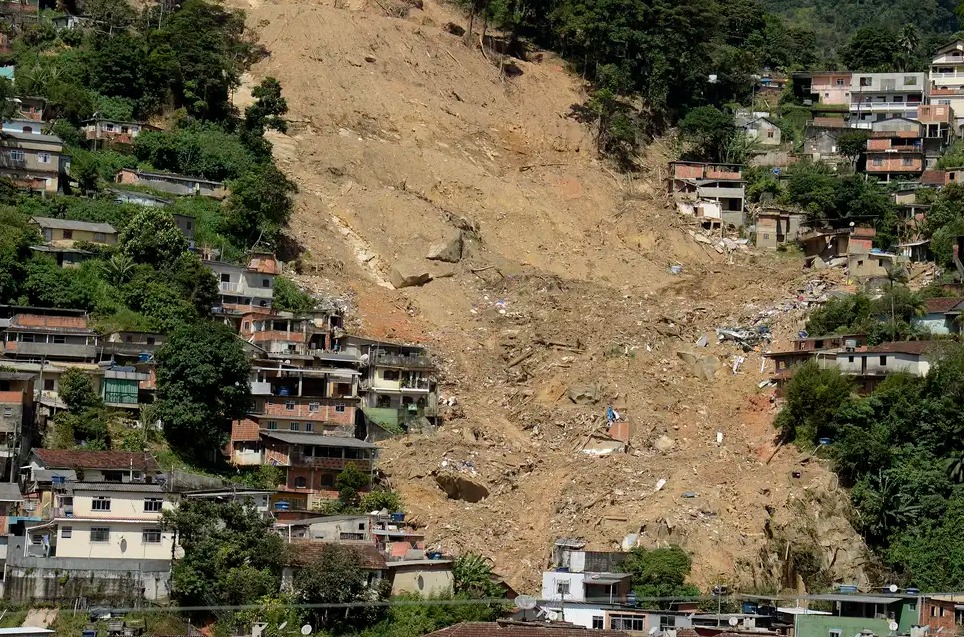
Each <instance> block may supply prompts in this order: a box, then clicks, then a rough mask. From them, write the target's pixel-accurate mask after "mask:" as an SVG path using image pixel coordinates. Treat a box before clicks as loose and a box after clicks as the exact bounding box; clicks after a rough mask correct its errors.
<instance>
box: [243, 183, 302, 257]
mask: <svg viewBox="0 0 964 637" xmlns="http://www.w3.org/2000/svg"><path fill="white" fill-rule="evenodd" d="M230 187H231V194H230V196H229V197H228V201H227V216H228V225H229V227H230V229H231V233H232V234H233V235H234V236H235V237H237V238H238V240H239V241H240V242H242V243H244V244H247V245H256V244H257V242H258V241H259V240H260V239H262V238H264V239H268V240H273V239H274V238H275V237H276V236H277V235H278V234H279V233H280V231H281V229H282V228H283V227H284V226H286V225H287V224H288V219H289V217H290V216H291V210H292V208H293V207H294V201H293V199H292V196H293V195H294V193H296V192H297V191H298V187H297V186H295V184H294V183H293V182H292V181H291V180H290V179H288V177H286V176H285V174H284V173H282V172H281V171H280V170H278V168H277V167H276V166H275V165H274V164H264V165H262V166H258V167H257V168H255V169H253V170H251V171H249V172H247V173H245V174H244V175H242V176H241V177H240V178H238V179H235V180H234V181H232V182H231V183H230Z"/></svg>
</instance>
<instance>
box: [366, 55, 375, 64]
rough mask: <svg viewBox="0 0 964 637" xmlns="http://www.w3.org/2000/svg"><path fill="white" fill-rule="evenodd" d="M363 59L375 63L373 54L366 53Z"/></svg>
mask: <svg viewBox="0 0 964 637" xmlns="http://www.w3.org/2000/svg"><path fill="white" fill-rule="evenodd" d="M365 61H366V62H368V63H369V64H374V63H375V56H374V55H366V56H365Z"/></svg>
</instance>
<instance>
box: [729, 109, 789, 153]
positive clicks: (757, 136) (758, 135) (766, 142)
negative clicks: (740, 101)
mask: <svg viewBox="0 0 964 637" xmlns="http://www.w3.org/2000/svg"><path fill="white" fill-rule="evenodd" d="M735 123H736V127H737V128H739V129H741V130H742V131H743V132H744V133H745V134H746V137H747V139H748V140H751V141H753V142H755V143H756V144H757V145H758V146H762V147H767V146H771V147H772V146H779V145H780V144H781V142H782V132H781V131H780V127H779V126H777V125H776V124H775V123H773V121H772V120H771V119H770V118H769V117H768V116H767V115H766V114H762V115H761V114H758V113H747V114H738V115H737V116H736V118H735Z"/></svg>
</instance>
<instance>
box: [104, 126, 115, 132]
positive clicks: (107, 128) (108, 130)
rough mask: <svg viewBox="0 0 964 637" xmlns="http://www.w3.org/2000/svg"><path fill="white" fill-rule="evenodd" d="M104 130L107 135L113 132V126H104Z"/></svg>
mask: <svg viewBox="0 0 964 637" xmlns="http://www.w3.org/2000/svg"><path fill="white" fill-rule="evenodd" d="M104 130H105V131H107V132H108V133H113V132H114V125H113V124H104Z"/></svg>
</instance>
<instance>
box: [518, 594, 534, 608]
mask: <svg viewBox="0 0 964 637" xmlns="http://www.w3.org/2000/svg"><path fill="white" fill-rule="evenodd" d="M536 601H537V600H536V598H535V597H533V596H532V595H517V596H516V598H515V607H516V608H518V609H519V610H532V609H533V608H535V607H536Z"/></svg>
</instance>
